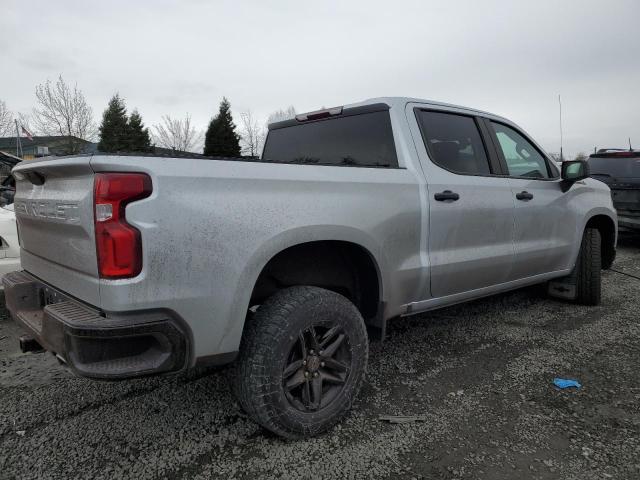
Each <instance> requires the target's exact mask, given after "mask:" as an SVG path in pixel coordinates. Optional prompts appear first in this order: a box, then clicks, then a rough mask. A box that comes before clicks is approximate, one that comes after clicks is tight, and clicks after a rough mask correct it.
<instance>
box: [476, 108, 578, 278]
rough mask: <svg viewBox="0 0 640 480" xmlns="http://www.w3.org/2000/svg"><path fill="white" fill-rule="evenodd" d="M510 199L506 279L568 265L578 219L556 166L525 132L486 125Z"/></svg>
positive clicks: (496, 124) (549, 270)
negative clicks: (512, 222)
mask: <svg viewBox="0 0 640 480" xmlns="http://www.w3.org/2000/svg"><path fill="white" fill-rule="evenodd" d="M486 123H487V127H488V128H489V129H490V130H491V133H492V134H493V135H495V136H494V137H493V138H494V139H495V140H496V143H497V145H498V156H499V160H500V161H501V162H504V163H503V168H504V169H505V171H506V172H507V173H508V175H509V177H510V178H509V183H510V185H511V191H512V195H513V198H514V201H515V232H514V248H515V257H514V265H513V271H512V273H511V276H510V280H517V279H520V278H527V277H532V276H534V275H539V274H543V273H549V272H554V271H557V270H564V269H567V268H570V267H571V263H572V262H573V260H574V258H573V251H574V246H575V242H576V235H577V234H576V229H577V227H578V226H577V216H576V215H575V214H574V212H573V211H572V210H571V209H570V208H568V203H569V202H568V201H567V198H568V194H567V193H565V192H563V191H562V188H561V185H560V178H559V175H558V172H557V170H556V168H555V167H553V166H552V165H551V162H550V161H549V160H548V159H547V158H546V157H545V156H544V154H543V153H542V151H541V150H539V149H538V148H537V147H536V146H535V145H534V144H533V143H532V142H531V141H529V140H528V139H527V138H526V137H525V135H524V133H521V132H519V131H518V130H516V129H515V128H513V127H512V126H508V125H505V124H503V123H499V122H494V121H491V122H489V121H487V122H486Z"/></svg>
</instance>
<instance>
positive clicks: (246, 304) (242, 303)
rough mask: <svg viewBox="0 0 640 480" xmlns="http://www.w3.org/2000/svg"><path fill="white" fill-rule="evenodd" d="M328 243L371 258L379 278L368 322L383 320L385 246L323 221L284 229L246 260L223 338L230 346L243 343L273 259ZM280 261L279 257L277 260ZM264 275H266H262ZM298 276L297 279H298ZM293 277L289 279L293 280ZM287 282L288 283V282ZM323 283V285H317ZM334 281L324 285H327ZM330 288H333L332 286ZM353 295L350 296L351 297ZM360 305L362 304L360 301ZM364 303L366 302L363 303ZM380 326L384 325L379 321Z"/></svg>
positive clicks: (360, 233) (386, 269) (370, 264)
mask: <svg viewBox="0 0 640 480" xmlns="http://www.w3.org/2000/svg"><path fill="white" fill-rule="evenodd" d="M311 244H312V245H313V246H316V247H317V246H319V245H327V244H331V245H332V246H341V247H347V248H348V249H351V251H352V252H356V251H357V252H358V253H359V257H358V259H359V260H364V259H367V261H368V263H367V264H365V265H368V266H369V267H370V269H369V271H370V272H372V273H375V280H376V288H377V291H376V307H375V310H376V311H375V314H374V318H367V317H366V316H365V315H363V317H364V318H365V321H366V322H371V323H372V324H375V322H376V321H378V322H382V320H381V319H382V317H383V313H384V312H383V310H384V308H385V305H386V301H385V298H386V293H387V288H386V285H387V284H388V282H387V281H386V275H387V272H388V268H387V261H386V257H385V255H384V253H383V251H382V249H381V248H380V247H379V246H378V244H377V243H376V242H375V241H374V240H373V238H372V237H370V236H369V235H368V234H366V233H365V232H362V231H361V230H358V229H355V228H352V227H347V226H344V227H342V226H340V227H337V226H335V225H328V226H325V225H321V226H313V227H301V228H297V229H292V230H288V231H286V232H281V233H279V234H278V235H276V236H274V237H272V238H269V239H267V240H266V241H263V242H262V243H261V245H260V247H259V248H258V249H257V250H256V251H255V252H254V254H253V255H252V256H251V258H250V259H249V261H248V262H247V263H246V265H245V267H244V269H243V271H242V272H241V274H240V276H239V281H238V286H237V288H236V294H235V296H234V302H233V304H234V307H233V311H232V312H231V317H230V321H229V322H228V326H229V328H228V329H227V330H226V332H225V333H224V338H223V339H221V340H222V342H224V343H225V344H226V345H227V346H235V347H236V348H235V349H236V350H237V347H238V346H239V345H240V340H241V338H242V334H243V332H244V329H245V323H246V319H247V313H248V311H249V308H250V307H252V306H254V305H256V304H257V303H256V302H258V301H259V300H262V298H261V296H264V295H265V293H261V292H264V290H260V291H258V292H257V293H256V292H254V291H255V290H256V287H257V286H258V287H260V288H261V286H259V285H258V282H259V281H262V280H263V279H264V276H265V275H264V272H265V271H268V270H266V269H268V268H269V267H270V263H271V262H272V261H273V260H274V259H277V258H278V256H279V255H280V254H283V253H284V252H291V251H293V250H291V249H297V248H304V247H300V246H304V245H307V246H308V245H311ZM276 261H277V260H276ZM261 276H262V278H261ZM294 280H295V279H294ZM291 281H293V280H291V279H290V280H289V282H288V283H291ZM285 286H286V284H285ZM315 286H322V285H315ZM327 286H330V285H324V287H323V288H326V287H327ZM329 289H330V290H331V289H332V288H329ZM333 290H334V291H338V293H343V294H344V289H342V291H341V290H340V289H333ZM347 298H349V297H347ZM367 305H368V306H367V307H366V308H368V309H367V310H365V313H370V312H372V310H373V307H372V306H371V305H372V304H371V303H370V304H367ZM356 306H358V305H356ZM361 307H362V306H361ZM375 326H376V327H378V328H382V327H380V326H378V325H375Z"/></svg>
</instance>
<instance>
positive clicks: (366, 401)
mask: <svg viewBox="0 0 640 480" xmlns="http://www.w3.org/2000/svg"><path fill="white" fill-rule="evenodd" d="M614 268H615V269H616V270H618V271H621V272H625V273H627V274H629V275H635V276H637V277H640V237H631V236H626V237H623V238H622V239H621V241H620V249H619V252H618V260H617V261H616V264H615V266H614ZM603 282H604V286H603V302H602V305H601V306H599V307H595V308H593V307H581V306H575V305H572V304H569V303H564V302H561V301H556V300H551V299H548V298H546V297H545V296H544V295H543V294H541V292H540V289H539V288H529V289H524V290H519V291H516V292H512V293H509V294H505V295H500V296H497V297H492V298H488V299H484V300H480V301H475V302H472V303H468V304H465V305H460V306H457V307H452V308H447V309H444V310H439V311H437V312H432V313H430V314H428V315H421V316H416V317H413V318H411V319H404V320H397V321H394V322H392V324H391V326H390V335H389V339H388V340H387V341H386V342H385V343H384V344H373V345H372V352H371V361H370V365H369V374H368V377H367V381H366V384H365V386H364V388H363V390H362V392H361V394H360V396H359V399H358V401H357V403H356V404H355V405H354V408H353V411H352V413H351V415H350V416H349V417H348V418H347V419H346V421H345V422H343V423H342V425H340V426H338V427H337V428H335V429H334V430H332V431H330V432H329V433H327V434H325V435H322V436H320V437H318V438H314V439H310V440H307V441H299V442H286V441H282V440H280V439H278V438H276V437H274V436H272V435H269V434H268V433H266V432H264V431H262V430H261V429H260V428H258V427H257V426H256V425H254V424H253V423H252V422H251V421H249V420H248V419H247V418H246V417H245V416H244V415H243V414H242V412H241V411H240V410H239V408H238V406H237V404H236V403H235V401H234V400H233V399H232V397H231V395H230V393H229V389H228V388H227V385H226V381H225V375H224V373H223V372H222V371H219V370H209V371H197V372H192V373H190V374H187V375H180V376H174V377H165V378H150V379H142V380H133V381H125V382H118V383H101V382H93V381H90V380H85V379H81V378H75V377H73V376H71V375H70V374H68V373H67V372H66V371H65V370H64V369H63V368H62V367H60V366H58V364H57V362H56V361H55V360H54V359H53V358H52V357H51V356H50V355H49V354H26V355H23V354H20V353H19V351H18V349H17V336H18V335H19V332H18V329H17V328H16V327H15V326H14V324H13V322H11V321H9V320H8V318H7V313H6V311H5V310H4V309H2V310H1V311H0V478H76V477H79V478H117V477H131V478H136V479H143V478H183V479H186V478H189V479H190V478H194V479H205V478H225V479H226V478H251V479H253V478H326V479H336V478H384V477H389V478H446V479H454V478H486V479H513V478H518V479H525V478H543V479H545V478H563V479H581V480H584V479H603V478H615V479H632V478H640V370H639V369H638V360H639V359H640V302H638V294H639V293H640V279H636V278H633V277H631V276H628V275H624V274H622V273H618V272H612V271H609V272H605V273H604V280H603ZM2 303H4V302H2ZM556 376H560V377H569V378H577V379H579V381H580V382H581V383H582V384H583V388H581V389H580V390H577V391H576V390H571V391H566V390H565V391H560V390H556V389H555V388H554V387H553V385H552V380H553V378H554V377H556ZM381 415H420V416H421V419H422V420H424V421H420V422H413V423H407V424H389V423H385V422H382V421H380V420H379V416H381Z"/></svg>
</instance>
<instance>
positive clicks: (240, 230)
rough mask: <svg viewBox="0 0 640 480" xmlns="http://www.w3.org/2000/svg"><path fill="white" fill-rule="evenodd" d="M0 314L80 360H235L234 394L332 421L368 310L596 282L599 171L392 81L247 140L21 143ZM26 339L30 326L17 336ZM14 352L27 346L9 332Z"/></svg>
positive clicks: (294, 428)
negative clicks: (237, 144) (254, 148)
mask: <svg viewBox="0 0 640 480" xmlns="http://www.w3.org/2000/svg"><path fill="white" fill-rule="evenodd" d="M13 174H14V176H15V178H16V187H17V188H16V198H15V211H16V215H17V219H18V225H19V231H20V244H21V255H22V263H23V267H24V271H21V272H14V273H11V274H9V275H7V276H6V277H5V278H4V279H3V282H4V284H5V289H6V291H5V298H6V303H7V308H8V309H9V311H10V312H11V314H12V316H13V318H14V319H15V320H16V321H17V322H18V323H19V324H20V325H21V326H22V327H23V328H24V329H25V330H26V331H27V332H29V334H30V335H31V336H32V337H33V339H34V341H33V342H29V343H30V344H31V345H33V344H35V345H37V344H40V345H41V346H42V347H44V348H45V349H47V350H49V351H51V352H54V353H55V354H56V355H57V357H58V358H59V359H60V360H61V361H63V362H65V363H66V364H68V365H69V366H70V367H71V368H72V369H73V371H75V372H76V373H77V374H79V375H84V376H87V377H93V378H102V379H121V378H130V377H138V376H141V375H150V374H158V373H169V372H177V371H181V370H185V369H188V368H192V367H195V366H197V365H203V364H209V365H213V364H218V365H220V364H224V363H231V362H234V361H235V364H234V367H233V369H232V372H233V374H234V388H235V393H236V396H237V398H238V400H239V402H240V404H241V405H242V407H243V409H244V410H245V411H246V412H247V414H248V415H249V416H250V417H251V418H253V419H254V420H255V421H257V422H258V423H260V424H261V425H263V426H264V427H265V428H267V429H269V430H271V431H273V432H275V433H277V434H278V435H282V436H284V437H289V438H298V437H303V436H308V435H313V434H317V433H319V432H321V431H323V430H326V429H327V428H329V427H330V426H331V425H333V424H335V423H336V422H337V421H339V420H340V419H341V418H342V417H343V416H344V414H345V413H346V412H347V410H348V409H349V407H350V406H351V404H352V403H353V400H354V398H355V396H356V395H357V393H358V390H359V389H360V386H361V384H362V380H363V377H364V374H365V371H366V365H367V358H368V351H369V335H371V334H372V333H377V335H379V336H384V330H385V325H386V321H387V320H388V319H390V318H393V317H398V316H406V315H413V314H416V313H419V312H425V311H429V310H433V309H436V308H440V307H445V306H448V305H453V304H456V303H460V302H464V301H467V300H472V299H476V298H479V297H484V296H487V295H491V294H495V293H499V292H504V291H507V290H511V289H515V288H519V287H523V286H526V285H532V284H539V283H545V282H548V288H549V292H550V293H551V294H552V295H555V296H561V297H563V298H566V299H571V300H574V301H576V302H579V303H582V304H587V305H597V304H598V303H599V302H600V293H601V290H600V288H601V287H600V285H601V283H600V274H601V270H602V269H606V268H609V267H610V266H611V263H612V262H613V259H614V257H615V248H616V236H617V225H616V213H615V210H614V208H613V205H612V202H611V196H610V194H609V189H608V188H607V187H606V186H605V185H603V184H602V183H601V182H598V181H596V180H593V179H591V178H588V171H587V164H586V163H585V162H583V161H568V162H564V163H563V164H562V170H561V171H559V170H558V168H556V166H555V165H554V164H553V162H552V161H551V160H550V159H549V157H548V156H547V154H545V153H544V151H543V150H542V149H541V148H540V146H539V145H538V144H537V143H535V142H534V141H533V140H532V139H531V138H530V137H529V136H528V135H527V134H526V133H525V132H524V131H523V130H521V129H520V127H518V126H517V125H515V124H514V123H512V122H510V121H509V120H507V119H505V118H502V117H499V116H496V115H492V114H489V113H486V112H481V111H478V110H473V109H469V108H465V107H457V106H453V105H447V104H442V103H435V102H429V101H425V100H418V99H409V98H380V99H371V100H367V101H364V102H361V103H358V104H353V105H346V106H341V107H336V108H330V109H323V110H320V111H316V112H310V113H306V114H300V115H297V116H296V118H294V119H291V120H286V121H282V122H277V123H273V124H271V125H270V126H269V134H268V135H267V138H266V143H265V147H264V151H263V155H262V158H259V159H255V158H251V159H244V158H202V157H199V158H180V159H173V158H157V157H152V156H139V155H93V156H75V157H66V158H59V159H55V160H41V161H35V160H34V161H30V162H23V163H22V164H21V165H19V166H18V167H16V168H15V169H14V170H13ZM36 342H37V343H36ZM27 350H28V348H27Z"/></svg>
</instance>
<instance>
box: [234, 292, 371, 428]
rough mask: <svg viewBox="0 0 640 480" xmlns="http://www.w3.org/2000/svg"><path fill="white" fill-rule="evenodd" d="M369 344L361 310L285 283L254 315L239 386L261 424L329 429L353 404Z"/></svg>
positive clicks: (247, 330)
mask: <svg viewBox="0 0 640 480" xmlns="http://www.w3.org/2000/svg"><path fill="white" fill-rule="evenodd" d="M368 350H369V344H368V340H367V334H366V329H365V324H364V321H363V319H362V316H361V315H360V312H359V311H358V309H357V308H356V307H355V306H354V305H353V304H352V303H351V302H350V301H349V300H347V299H346V298H345V297H343V296H342V295H339V294H337V293H335V292H331V291H329V290H324V289H322V288H317V287H291V288H287V289H284V290H281V291H279V292H277V293H276V294H274V295H273V296H272V297H270V298H269V299H268V300H267V301H266V302H265V303H264V304H263V305H261V306H260V308H259V309H258V311H257V312H256V314H255V315H254V316H253V317H252V318H251V319H250V320H249V323H248V324H247V326H246V328H245V333H244V335H243V338H242V343H241V346H240V357H239V359H238V361H237V365H236V369H235V379H234V388H235V392H236V396H237V398H238V401H239V402H240V405H241V406H242V408H243V409H244V410H245V411H246V412H247V414H248V415H249V416H250V417H251V418H253V419H254V420H255V421H256V422H257V423H259V424H260V425H262V426H263V427H265V428H267V429H268V430H271V431H272V432H274V433H276V434H278V435H280V436H283V437H286V438H301V437H305V436H311V435H315V434H318V433H320V432H322V431H325V430H327V429H328V428H330V427H331V426H332V425H334V424H335V423H337V422H338V421H339V420H340V419H341V418H342V417H343V416H344V415H345V414H346V412H347V411H348V410H349V408H350V406H351V404H352V402H353V400H354V398H355V397H356V395H357V393H358V391H359V389H360V386H361V384H362V380H363V378H364V374H365V369H366V365H367V358H368Z"/></svg>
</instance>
